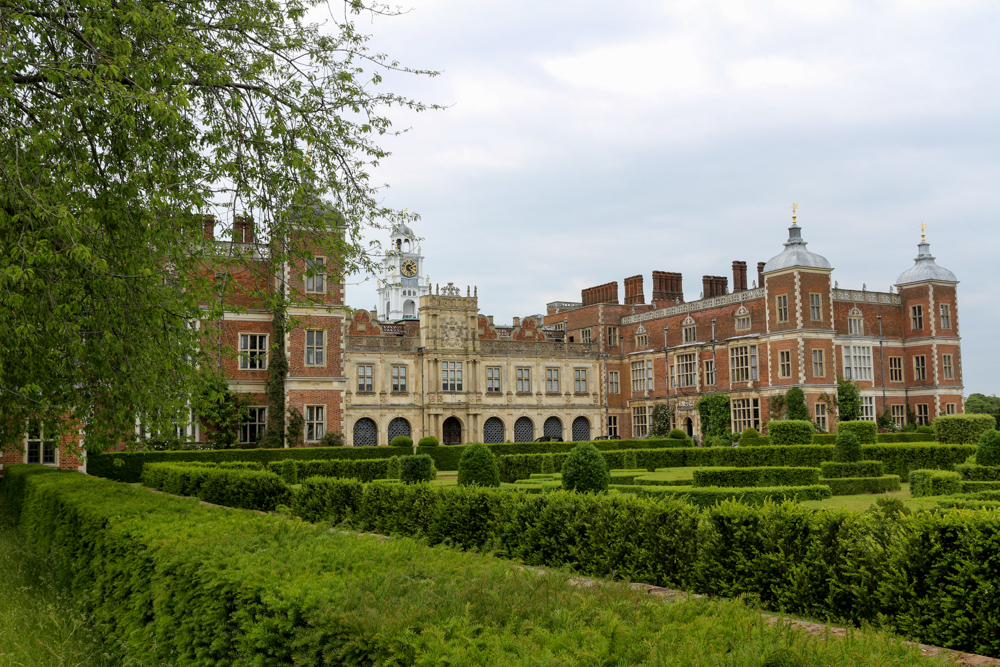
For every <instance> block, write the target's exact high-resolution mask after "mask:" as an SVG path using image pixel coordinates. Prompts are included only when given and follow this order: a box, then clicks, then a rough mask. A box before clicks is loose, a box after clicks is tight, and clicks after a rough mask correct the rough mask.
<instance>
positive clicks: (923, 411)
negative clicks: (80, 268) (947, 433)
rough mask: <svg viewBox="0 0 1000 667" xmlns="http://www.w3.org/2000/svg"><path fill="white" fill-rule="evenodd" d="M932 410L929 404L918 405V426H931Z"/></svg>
mask: <svg viewBox="0 0 1000 667" xmlns="http://www.w3.org/2000/svg"><path fill="white" fill-rule="evenodd" d="M930 423H931V410H930V406H929V405H928V404H927V403H917V426H929V425H930Z"/></svg>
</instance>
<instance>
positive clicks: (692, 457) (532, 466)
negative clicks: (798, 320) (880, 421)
mask: <svg viewBox="0 0 1000 667" xmlns="http://www.w3.org/2000/svg"><path fill="white" fill-rule="evenodd" d="M861 449H862V456H863V458H864V459H866V460H878V461H882V462H883V464H884V473H885V474H889V475H899V476H900V477H903V478H906V476H907V475H909V474H910V471H911V470H918V469H922V468H936V469H941V470H950V469H951V468H952V467H953V466H955V465H956V464H959V463H963V462H964V461H965V459H967V458H968V457H969V456H971V455H972V454H974V453H975V452H976V446H975V445H938V444H931V443H918V444H889V445H864V446H863V447H862V448H861ZM833 452H834V448H833V447H832V446H830V445H789V446H778V447H776V446H770V447H683V448H672V449H637V450H632V451H624V452H621V451H620V452H614V453H613V454H614V456H615V457H621V458H620V459H617V460H633V461H634V463H633V464H632V465H624V464H623V463H619V462H613V461H611V460H609V456H608V455H609V454H612V452H602V454H603V455H604V457H605V460H607V461H608V467H609V468H611V469H617V468H631V467H636V468H644V469H646V470H649V471H653V470H656V469H657V468H684V467H695V466H698V467H701V466H732V467H739V468H746V467H758V466H803V467H809V468H818V467H819V465H820V463H822V462H823V461H832V460H833ZM565 456H566V455H565V454H520V455H517V456H499V457H497V466H498V468H499V469H500V481H501V482H507V483H510V482H516V481H517V480H519V479H527V478H528V477H530V476H531V474H532V473H545V472H549V473H551V472H558V471H559V470H560V469H561V467H562V462H563V461H564V460H565Z"/></svg>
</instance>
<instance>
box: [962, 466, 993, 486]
mask: <svg viewBox="0 0 1000 667" xmlns="http://www.w3.org/2000/svg"><path fill="white" fill-rule="evenodd" d="M955 472H957V473H958V474H959V475H961V477H962V479H963V480H964V481H967V482H996V481H1000V466H981V465H977V464H975V463H972V464H969V463H962V464H959V465H957V466H955Z"/></svg>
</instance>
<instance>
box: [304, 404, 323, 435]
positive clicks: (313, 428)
mask: <svg viewBox="0 0 1000 667" xmlns="http://www.w3.org/2000/svg"><path fill="white" fill-rule="evenodd" d="M305 418H306V424H305V429H306V432H305V440H306V442H319V441H320V440H322V439H323V436H324V435H325V434H326V406H325V405H307V406H305Z"/></svg>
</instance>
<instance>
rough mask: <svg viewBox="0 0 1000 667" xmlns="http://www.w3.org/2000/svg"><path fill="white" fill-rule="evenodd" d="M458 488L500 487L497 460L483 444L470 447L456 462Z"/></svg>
mask: <svg viewBox="0 0 1000 667" xmlns="http://www.w3.org/2000/svg"><path fill="white" fill-rule="evenodd" d="M458 485H459V486H500V469H499V468H497V458H496V456H494V455H493V452H492V451H490V448H489V447H487V446H486V445H484V444H481V443H476V444H474V445H470V446H469V447H467V448H466V450H465V451H464V452H462V458H461V459H459V461H458Z"/></svg>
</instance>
